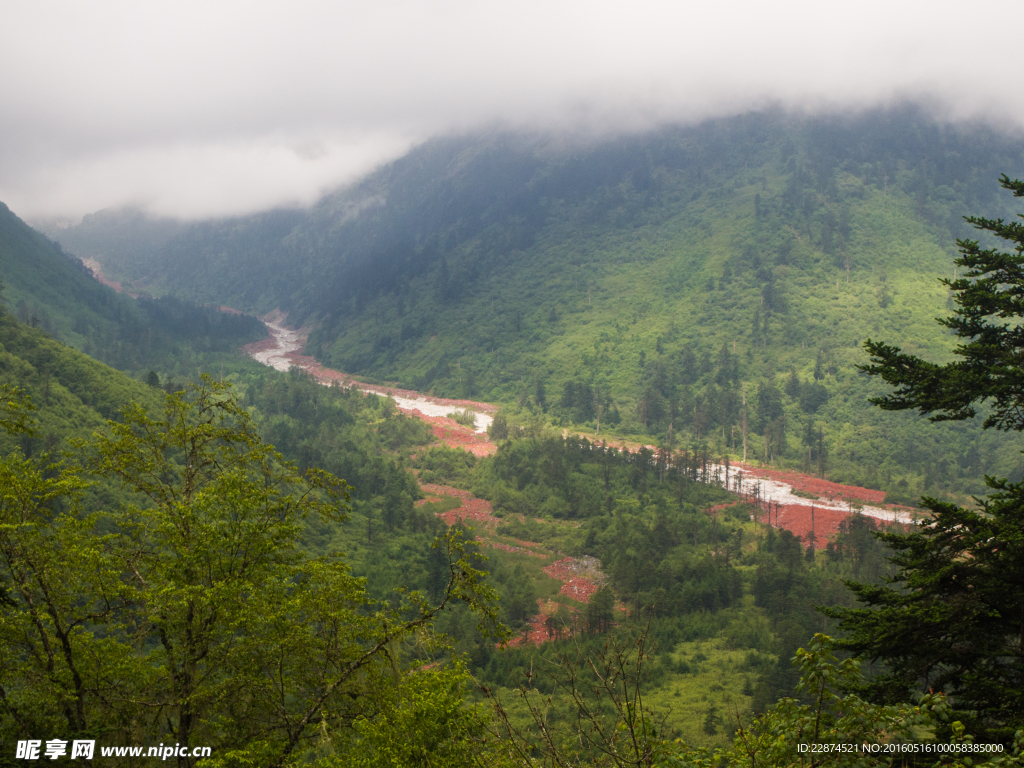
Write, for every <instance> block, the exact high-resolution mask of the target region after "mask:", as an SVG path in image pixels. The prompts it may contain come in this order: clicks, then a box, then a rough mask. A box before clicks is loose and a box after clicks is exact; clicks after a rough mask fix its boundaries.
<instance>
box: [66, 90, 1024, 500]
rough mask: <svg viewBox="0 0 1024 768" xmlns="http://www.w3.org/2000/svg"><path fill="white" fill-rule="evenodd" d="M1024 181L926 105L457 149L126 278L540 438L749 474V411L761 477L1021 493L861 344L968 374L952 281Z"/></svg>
mask: <svg viewBox="0 0 1024 768" xmlns="http://www.w3.org/2000/svg"><path fill="white" fill-rule="evenodd" d="M1022 160H1024V144H1022V143H1021V142H1020V141H1018V140H1016V139H1012V138H1007V137H1004V136H1001V135H999V134H998V133H995V132H993V131H989V130H986V129H984V128H978V127H962V126H961V127H957V126H948V125H942V124H939V123H936V122H935V121H934V120H932V119H931V118H930V117H928V116H927V115H924V114H922V113H920V112H918V111H916V110H914V109H911V108H904V109H899V110H893V111H888V112H880V113H873V114H867V115H861V116H857V117H846V118H841V119H840V118H795V117H791V116H786V115H783V114H776V113H762V114H750V115H744V116H740V117H736V118H731V119H727V120H718V121H712V122H709V123H706V124H703V125H700V126H696V127H691V128H672V129H665V130H663V131H660V132H657V133H653V134H647V135H641V136H634V137H626V138H619V139H614V140H607V141H603V142H597V143H592V144H567V143H565V142H559V141H555V140H552V139H548V138H544V137H517V136H508V135H501V136H486V137H464V138H453V139H445V140H437V141H434V142H430V143H428V144H426V145H424V146H422V147H420V148H418V149H416V150H414V151H413V152H411V153H410V154H409V155H407V156H406V157H404V158H402V159H400V160H398V161H396V162H395V163H393V164H391V165H389V166H387V167H386V168H383V169H381V170H380V171H378V172H377V173H375V174H373V175H371V176H370V177H368V178H367V179H365V180H364V181H363V182H361V183H360V184H358V185H356V186H354V187H352V188H350V189H348V190H345V191H342V192H339V193H337V194H334V195H331V196H328V197H326V198H325V199H324V200H322V201H321V202H320V203H319V204H318V205H316V206H314V207H313V208H312V209H310V210H308V211H277V212H269V213H266V214H263V215H260V216H254V217H246V218H239V219H232V220H223V221H216V222H208V223H202V224H194V225H190V226H188V227H185V228H183V229H182V230H181V231H179V232H178V233H177V234H176V235H174V236H170V237H168V238H167V239H165V240H163V241H162V244H161V245H159V246H153V247H150V248H148V249H141V250H140V251H139V252H138V254H137V258H136V260H135V261H134V262H129V261H128V260H127V259H126V257H125V256H124V255H123V254H124V249H122V250H121V251H118V253H121V254H122V256H121V260H120V261H119V264H120V269H121V270H122V272H121V273H120V274H121V275H122V276H124V277H126V278H128V279H136V278H139V277H143V276H148V278H149V279H150V280H151V281H153V282H154V284H155V285H156V286H157V287H158V288H160V289H162V290H171V291H176V292H180V293H181V294H182V295H187V296H189V297H192V298H196V299H199V300H203V301H219V302H237V303H238V305H239V306H242V307H244V308H247V309H269V308H271V307H275V306H276V307H281V308H283V309H285V310H287V311H289V313H290V317H291V319H292V321H293V322H299V323H301V322H310V323H313V324H314V325H315V326H316V327H315V330H314V332H313V334H312V335H311V337H310V351H311V352H312V353H313V354H315V355H317V357H319V358H320V359H321V360H323V361H324V362H325V363H327V364H328V365H332V366H334V367H337V368H340V369H343V370H346V371H349V372H352V373H360V374H363V375H367V376H371V377H374V378H377V379H386V380H390V381H398V382H401V383H403V384H406V385H408V386H412V387H414V388H416V389H422V390H426V391H430V392H433V393H434V394H437V395H449V396H451V395H455V396H469V397H482V398H485V399H491V400H494V401H498V402H503V403H506V404H508V405H509V406H510V407H511V409H512V411H513V412H514V411H515V410H516V409H520V410H521V411H522V413H521V417H527V416H528V413H529V412H530V411H533V412H534V413H537V414H539V412H540V411H543V412H544V418H547V419H553V420H554V421H555V422H556V423H559V422H560V423H563V424H574V425H578V426H583V427H589V428H590V429H594V430H597V429H598V426H599V423H600V427H602V428H603V429H602V432H607V431H608V430H609V429H610V430H612V431H613V432H615V433H618V434H622V435H631V436H635V437H638V438H642V439H644V440H661V441H668V442H676V443H677V444H678V443H679V442H680V441H681V442H683V443H684V444H691V443H699V442H708V443H709V445H710V447H711V448H712V449H713V450H716V451H724V450H727V449H728V450H731V451H733V452H734V453H736V454H740V453H742V452H743V440H742V431H743V430H742V423H743V410H744V407H743V406H744V401H746V404H747V407H746V416H747V426H748V429H747V454H748V457H749V456H754V457H757V458H767V459H769V460H772V461H775V462H777V463H778V462H781V463H788V464H791V465H794V466H803V467H805V468H807V469H813V470H815V471H822V472H828V473H829V474H830V476H832V477H834V478H837V479H844V480H851V481H855V482H861V483H865V484H868V485H873V486H876V487H882V488H885V489H886V490H888V491H890V492H892V493H893V495H894V498H895V497H898V496H900V495H901V494H902V495H904V496H906V497H907V498H912V497H913V495H914V494H916V493H918V492H919V491H921V490H925V489H931V488H933V487H935V486H936V485H941V486H943V487H945V489H946V490H949V491H954V492H964V491H972V490H979V489H980V485H979V482H980V477H981V475H982V473H983V472H985V471H989V472H997V473H1015V472H1019V471H1020V467H1019V464H1018V458H1017V454H1016V448H1015V447H1014V446H1013V445H1012V444H1011V443H1010V442H1009V441H1007V440H1006V439H1003V438H1000V436H988V435H986V436H981V435H980V431H979V430H977V429H976V428H975V426H974V425H970V424H967V425H963V424H961V425H956V426H946V427H943V428H941V429H940V428H934V427H929V428H927V429H925V428H923V422H922V421H921V420H920V419H914V418H912V417H909V416H907V415H905V414H897V415H894V414H882V413H878V412H876V411H875V410H874V409H871V408H869V407H868V406H867V403H866V400H867V397H869V396H871V395H872V394H876V393H877V391H876V390H875V389H873V387H874V386H875V385H874V384H871V383H869V382H867V381H865V380H864V379H862V378H861V377H860V376H859V375H858V374H857V372H856V369H855V365H856V364H858V363H862V362H864V356H863V353H862V352H861V350H860V348H859V346H858V345H859V343H860V342H861V341H863V340H864V339H865V338H868V337H871V338H881V339H888V340H894V341H896V340H900V339H913V340H914V341H913V342H911V343H908V349H909V350H910V351H913V352H915V353H918V354H923V355H926V356H929V357H933V358H935V359H942V358H943V356H944V355H948V353H949V350H950V348H951V341H950V339H949V338H948V336H946V335H944V333H943V332H942V330H941V329H940V328H938V327H937V326H936V325H935V323H934V321H933V319H934V318H935V317H936V316H937V315H941V314H943V313H944V312H946V310H947V302H948V296H947V294H946V291H945V289H944V288H943V287H942V286H941V285H940V284H939V283H938V282H937V278H939V277H944V276H951V275H952V256H953V253H954V252H955V248H954V240H955V238H956V237H962V236H965V235H968V234H969V230H967V229H966V228H965V225H964V224H963V221H962V216H963V215H965V214H967V213H984V214H987V215H1007V214H1008V213H1009V210H1010V209H1009V208H1008V200H1007V199H1005V198H1002V197H1000V196H999V195H998V186H997V184H996V178H997V176H998V174H999V173H1001V172H1006V173H1009V174H1011V175H1012V174H1015V173H1020V172H1021V171H1022V170H1024V163H1022ZM156 225H157V224H156V223H155V224H154V226H156ZM116 231H117V230H116V227H114V228H112V229H111V230H110V233H111V234H110V236H109V237H110V238H113V235H114V233H116ZM92 236H93V245H94V246H95V247H97V248H98V249H99V250H102V248H100V246H99V245H97V244H98V243H100V241H101V240H102V238H101V237H99V234H98V233H97V231H94V232H93V233H92ZM108 239H109V238H108ZM156 239H159V238H154V240H153V241H154V242H155V240H156ZM143 240H144V238H143ZM69 242H70V241H69ZM140 242H142V240H140ZM114 250H116V249H114ZM513 417H515V414H514V413H513Z"/></svg>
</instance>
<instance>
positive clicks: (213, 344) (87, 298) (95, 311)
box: [0, 203, 265, 374]
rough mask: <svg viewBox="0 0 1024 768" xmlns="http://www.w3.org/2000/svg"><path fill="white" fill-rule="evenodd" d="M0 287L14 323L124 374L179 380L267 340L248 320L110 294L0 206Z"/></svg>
mask: <svg viewBox="0 0 1024 768" xmlns="http://www.w3.org/2000/svg"><path fill="white" fill-rule="evenodd" d="M0 279H2V280H3V285H4V292H3V298H4V300H5V301H6V304H7V308H8V309H9V310H10V311H11V312H12V313H13V314H14V315H15V316H16V317H17V318H18V319H19V320H21V321H22V322H24V323H28V324H29V325H31V326H33V327H38V328H40V329H42V330H43V331H45V332H46V333H47V334H49V335H50V336H52V337H53V338H56V339H59V340H61V341H63V342H65V343H67V344H69V345H71V346H73V347H75V348H76V349H80V350H81V351H83V352H85V353H86V354H88V355H91V356H92V357H95V358H96V359H98V360H102V361H103V362H105V363H108V364H110V365H112V366H114V367H116V368H120V369H122V370H129V371H139V370H142V371H145V370H146V369H147V368H160V369H161V370H165V371H172V372H176V373H179V374H183V373H185V372H186V371H194V370H195V368H196V366H197V364H198V365H202V364H207V365H210V364H211V363H212V362H213V361H214V360H216V359H217V356H218V355H219V354H223V353H233V352H234V350H235V349H236V348H237V347H238V346H240V345H241V344H244V343H246V342H248V341H253V340H255V339H258V338H260V337H261V336H262V335H263V334H264V333H265V331H264V330H263V326H262V324H261V323H260V322H259V321H258V320H256V319H255V318H254V317H248V316H245V315H239V314H230V313H225V312H220V311H218V309H217V308H215V307H206V306H197V305H196V304H195V303H194V302H190V301H182V300H180V299H175V298H170V297H163V298H158V299H154V298H152V297H147V296H140V297H138V298H137V299H133V298H131V297H129V296H126V295H124V294H119V293H116V292H115V291H114V290H113V289H111V288H110V287H108V286H106V285H103V284H101V283H100V282H98V281H97V280H96V279H95V278H94V277H93V276H92V274H91V273H90V272H89V271H88V270H87V269H86V267H85V266H84V265H83V263H82V262H81V260H80V259H79V258H77V257H74V256H68V255H67V254H66V253H64V252H63V250H62V249H61V247H60V246H59V245H58V244H57V243H55V242H53V241H51V240H48V239H47V238H46V237H44V236H43V235H41V234H40V233H39V232H37V231H35V230H33V229H32V228H31V227H29V226H28V225H26V224H25V223H24V222H23V221H21V220H20V219H19V218H18V217H17V216H15V215H14V214H13V213H11V211H10V210H9V209H8V208H7V206H5V205H3V204H2V203H0Z"/></svg>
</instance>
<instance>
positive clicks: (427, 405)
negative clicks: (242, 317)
mask: <svg viewBox="0 0 1024 768" xmlns="http://www.w3.org/2000/svg"><path fill="white" fill-rule="evenodd" d="M263 323H264V325H266V326H267V330H269V331H270V335H271V337H273V339H274V346H273V347H271V348H270V349H266V350H264V351H262V352H257V353H255V354H254V355H253V356H252V357H253V359H254V360H256V361H257V362H260V363H263V364H264V365H269V366H270V367H271V368H276V369H277V370H279V371H287V370H288V369H289V368H291V367H292V361H291V360H289V359H288V355H289V354H291V353H293V352H299V351H300V350H301V349H302V344H303V338H302V336H301V335H300V334H299V332H298V331H293V330H290V329H288V328H285V327H284V326H283V325H281V324H280V323H275V322H268V321H267V320H264V321H263ZM321 383H322V384H324V385H325V386H326V385H327V384H328V383H329V382H321ZM353 386H355V387H357V388H358V389H359V390H360V391H361V392H367V393H369V394H373V395H380V396H381V397H390V398H391V399H392V400H394V401H395V403H396V404H397V405H398V407H399V408H407V409H415V410H417V411H419V412H420V413H422V414H424V415H425V416H450V415H451V414H453V413H455V412H456V411H462V410H464V409H465V406H463V405H459V404H454V403H452V404H448V403H445V402H444V400H440V402H438V400H439V398H428V397H400V396H397V395H393V394H390V393H388V392H384V391H383V388H379V389H378V388H374V387H371V386H369V385H363V386H360V385H358V384H353ZM493 421H494V418H493V417H492V416H490V415H488V414H486V413H477V414H476V419H475V421H474V422H473V431H474V432H478V433H480V434H483V433H486V432H487V429H488V428H489V427H490V426H491V423H492V422H493Z"/></svg>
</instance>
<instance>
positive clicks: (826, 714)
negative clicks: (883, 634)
mask: <svg viewBox="0 0 1024 768" xmlns="http://www.w3.org/2000/svg"><path fill="white" fill-rule="evenodd" d="M832 648H833V643H832V640H831V638H829V637H827V636H825V635H820V634H818V635H815V636H814V639H813V640H812V641H811V642H810V644H809V645H808V647H807V649H806V650H805V649H803V648H801V649H799V650H798V651H797V654H796V656H795V658H794V659H793V662H794V664H796V665H798V666H799V669H800V683H799V685H798V687H797V690H798V691H800V692H802V693H804V694H805V695H807V696H808V698H809V699H810V702H809V703H801V702H799V701H798V700H796V699H792V698H784V699H782V700H781V701H779V702H778V704H776V705H775V706H774V707H773V708H772V710H771V711H770V712H767V713H766V714H764V715H762V716H761V717H758V718H757V719H755V720H754V721H753V722H752V723H750V724H749V725H748V726H746V727H743V726H741V727H740V728H739V730H737V731H736V736H735V741H734V743H733V745H732V746H730V747H728V748H726V749H720V750H717V751H714V752H712V751H710V750H706V749H694V748H692V747H690V746H688V745H687V744H685V743H683V742H679V741H677V742H675V743H673V744H663V745H661V748H660V750H659V752H658V753H657V756H656V758H655V762H654V764H656V765H658V766H665V767H666V768H668V767H669V766H679V767H680V768H681V767H682V766H688V767H692V768H711V766H720V765H729V766H737V768H741V767H743V766H750V768H754V766H759V765H760V766H804V765H806V766H815V765H837V766H875V765H879V766H881V765H893V764H894V763H896V762H897V761H902V760H908V759H909V760H911V761H914V763H915V764H916V763H917V761H920V762H921V764H925V765H930V764H936V765H937V764H940V762H939V761H940V759H941V758H942V757H943V756H944V755H952V756H953V761H952V763H946V762H942V763H941V764H955V765H1021V764H1024V755H1022V751H1024V749H1022V748H1024V731H1020V732H1018V734H1017V736H1016V737H1015V739H1014V741H1013V743H1012V744H1011V745H1010V746H1009V749H1008V750H1007V753H1006V754H1000V753H992V752H985V751H981V752H980V753H979V752H977V751H973V750H972V749H971V746H972V745H973V744H974V739H973V737H971V736H969V735H967V734H966V733H965V729H964V727H963V726H962V725H961V724H960V723H959V722H955V721H954V722H950V721H951V715H952V712H951V709H950V707H949V704H948V702H947V701H946V699H945V697H944V696H943V695H942V694H934V693H929V694H925V695H924V696H922V697H920V700H919V701H918V702H917V703H916V705H907V704H903V705H878V704H871V703H869V702H867V701H865V700H863V699H861V698H859V697H858V696H857V695H855V694H846V695H842V693H841V692H842V691H843V690H844V689H848V688H850V687H857V685H858V683H859V681H860V680H861V679H862V678H861V674H860V670H859V668H858V664H857V662H856V661H855V660H854V659H845V660H843V661H838V660H837V659H836V657H835V656H834V655H833V654H832ZM940 731H944V732H945V733H946V734H949V738H948V739H946V740H940V739H938V738H937V736H938V734H939V732H940ZM821 745H830V747H831V748H829V747H825V748H824V749H822V747H821ZM838 745H847V747H846V748H845V749H843V748H842V747H839V746H838ZM865 745H872V746H873V745H877V749H878V751H877V752H873V751H868V750H866V749H865ZM950 745H952V746H953V747H954V749H955V748H957V747H959V748H962V749H963V751H962V752H959V753H958V752H954V751H953V750H945V751H941V752H940V751H938V749H936V748H941V747H944V746H945V747H949V746H950ZM851 746H852V749H851V748H850V747H851ZM801 747H805V749H801ZM815 747H817V748H818V749H817V750H814V748H815ZM929 747H930V748H932V749H934V750H935V751H933V752H930V753H924V752H923V750H924V749H927V748H929ZM947 759H948V758H947Z"/></svg>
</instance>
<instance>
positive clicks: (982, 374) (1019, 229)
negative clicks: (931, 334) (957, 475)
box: [863, 175, 1024, 432]
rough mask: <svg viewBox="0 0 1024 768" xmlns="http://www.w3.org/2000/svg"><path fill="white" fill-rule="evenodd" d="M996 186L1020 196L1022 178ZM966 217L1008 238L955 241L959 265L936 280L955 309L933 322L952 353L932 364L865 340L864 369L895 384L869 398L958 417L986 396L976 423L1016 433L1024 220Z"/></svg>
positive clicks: (1020, 424) (1023, 392)
mask: <svg viewBox="0 0 1024 768" xmlns="http://www.w3.org/2000/svg"><path fill="white" fill-rule="evenodd" d="M1000 185H1001V186H1002V187H1003V188H1004V189H1007V190H1009V191H1010V192H1012V193H1013V196H1014V197H1018V198H1019V197H1024V181H1013V180H1011V179H1010V178H1009V177H1007V176H1005V175H1004V176H1002V178H1001V179H1000ZM1018 218H1024V216H1020V215H1019V214H1018ZM967 221H968V222H969V223H970V224H972V225H973V226H974V227H975V228H977V229H980V230H982V231H983V232H986V233H991V235H992V236H994V237H996V238H998V239H1000V240H1003V241H1004V242H1007V243H1009V244H1011V245H1012V247H1013V250H1014V253H1012V254H1011V253H1006V252H1003V251H1000V250H999V249H998V248H982V247H981V245H980V244H979V243H978V241H977V240H958V241H957V245H958V246H959V248H960V257H959V258H957V259H956V264H957V266H960V267H965V268H966V271H965V272H964V273H963V275H962V276H961V277H960V278H958V279H956V280H949V279H943V280H942V283H943V284H944V285H946V286H947V287H948V288H949V289H950V290H951V291H952V292H953V295H954V302H955V304H956V307H957V309H956V311H955V313H954V314H953V316H952V317H949V318H946V319H945V320H940V321H939V322H941V323H942V325H944V326H946V327H947V328H949V329H951V330H952V331H953V332H954V333H955V334H956V336H957V337H958V338H959V339H961V340H962V343H961V345H960V346H958V347H957V348H956V350H955V353H954V354H955V355H956V357H957V358H958V359H957V360H955V361H954V362H951V363H947V364H946V365H936V364H935V363H929V362H926V361H924V360H922V359H920V358H919V357H915V356H913V355H907V354H903V353H901V352H900V350H899V349H898V348H897V347H893V346H889V345H886V344H882V343H878V342H872V341H871V340H870V339H869V340H868V341H867V342H865V344H864V348H865V349H866V350H867V351H868V352H869V353H870V354H871V355H872V360H871V365H867V366H863V370H864V371H865V372H866V373H868V374H871V375H874V376H879V377H880V378H882V380H884V381H885V382H886V383H887V384H891V385H893V386H895V387H897V389H896V391H895V392H894V393H892V394H890V395H886V396H884V397H880V398H876V399H875V400H873V401H872V402H873V403H875V404H876V405H878V406H879V407H881V408H883V409H884V410H890V411H900V410H906V409H914V410H917V411H920V412H921V413H922V414H935V415H934V416H931V420H932V421H963V420H965V419H969V418H973V417H974V416H975V415H976V413H977V410H976V404H980V403H984V402H986V401H989V400H991V401H992V404H993V408H992V411H991V413H990V414H989V415H988V417H987V418H986V419H985V423H984V425H983V426H984V427H985V428H988V427H996V428H998V429H1001V430H1015V431H1018V432H1019V431H1021V430H1024V415H1022V413H1021V403H1022V402H1024V384H1022V381H1024V376H1022V370H1021V365H1020V361H1019V360H1018V359H1017V355H1016V352H1015V350H1016V349H1018V348H1019V347H1021V346H1022V344H1024V329H1022V327H1021V325H1020V319H1021V318H1022V317H1024V299H1022V297H1021V289H1022V288H1024V225H1022V224H1021V223H1020V222H1009V223H1007V222H1004V221H1003V220H1002V219H987V218H983V217H974V216H971V217H968V218H967Z"/></svg>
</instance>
